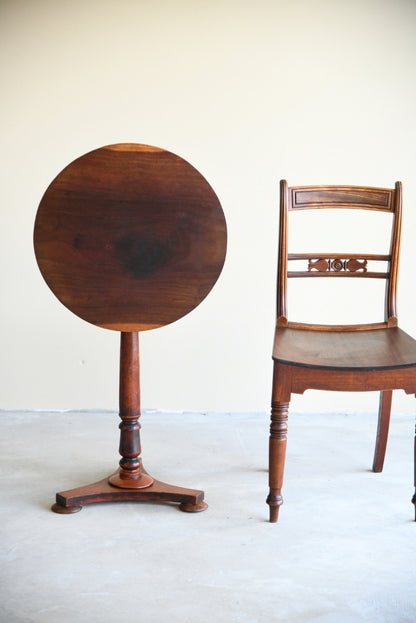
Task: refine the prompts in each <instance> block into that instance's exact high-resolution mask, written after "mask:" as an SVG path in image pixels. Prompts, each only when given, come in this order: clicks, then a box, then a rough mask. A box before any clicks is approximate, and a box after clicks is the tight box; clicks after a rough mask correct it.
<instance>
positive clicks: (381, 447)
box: [373, 390, 393, 472]
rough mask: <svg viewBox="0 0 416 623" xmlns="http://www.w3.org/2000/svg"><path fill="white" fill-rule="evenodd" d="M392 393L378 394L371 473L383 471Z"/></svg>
mask: <svg viewBox="0 0 416 623" xmlns="http://www.w3.org/2000/svg"><path fill="white" fill-rule="evenodd" d="M392 398H393V392H392V391H391V390H390V391H384V392H380V402H379V407H378V424H377V436H376V447H375V450H374V461H373V472H381V471H383V465H384V457H385V454H386V447H387V438H388V436H389V426H390V413H391V402H392Z"/></svg>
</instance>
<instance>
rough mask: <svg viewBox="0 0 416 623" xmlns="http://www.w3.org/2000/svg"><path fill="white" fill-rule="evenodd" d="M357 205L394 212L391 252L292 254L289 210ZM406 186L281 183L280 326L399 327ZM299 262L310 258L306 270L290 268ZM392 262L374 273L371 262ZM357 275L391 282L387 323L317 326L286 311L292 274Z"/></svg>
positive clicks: (359, 207)
mask: <svg viewBox="0 0 416 623" xmlns="http://www.w3.org/2000/svg"><path fill="white" fill-rule="evenodd" d="M334 208H342V209H354V210H357V209H358V210H372V211H375V212H390V213H392V216H393V219H392V230H391V242H390V252H389V254H387V255H380V254H369V253H359V254H357V253H332V252H331V253H325V252H317V253H315V252H314V253H288V221H289V213H290V212H294V211H299V210H317V209H318V210H319V209H334ZM401 215H402V185H401V182H396V184H395V188H393V189H389V188H373V187H367V186H293V187H289V186H288V184H287V182H286V181H285V180H281V182H280V230H279V258H278V275H277V325H278V326H292V327H298V328H308V329H310V328H316V329H325V330H354V329H356V330H360V329H369V328H386V327H395V326H397V324H398V319H397V303H396V296H397V279H398V268H399V253H400V236H401V223H402V216H401ZM294 260H302V261H304V262H305V264H306V265H305V268H304V269H303V270H290V263H291V262H292V261H294ZM369 261H371V264H373V262H384V263H386V262H387V271H385V270H384V271H382V270H380V271H377V270H372V271H369V270H368V268H367V264H368V262H369ZM317 277H318V278H319V277H325V278H326V277H328V278H338V277H339V278H355V279H384V280H385V281H386V294H385V310H384V322H381V323H374V324H369V323H366V324H357V325H316V324H305V323H295V322H289V320H288V309H287V280H288V279H293V278H317Z"/></svg>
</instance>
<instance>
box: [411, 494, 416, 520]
mask: <svg viewBox="0 0 416 623" xmlns="http://www.w3.org/2000/svg"><path fill="white" fill-rule="evenodd" d="M412 504H414V506H415V521H416V492H415V494H414V496H413V497H412Z"/></svg>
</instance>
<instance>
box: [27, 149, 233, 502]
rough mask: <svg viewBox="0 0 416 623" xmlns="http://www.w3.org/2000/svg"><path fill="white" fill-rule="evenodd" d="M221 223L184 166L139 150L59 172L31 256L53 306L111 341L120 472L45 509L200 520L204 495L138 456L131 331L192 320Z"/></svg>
mask: <svg viewBox="0 0 416 623" xmlns="http://www.w3.org/2000/svg"><path fill="white" fill-rule="evenodd" d="M226 239H227V231H226V223H225V219H224V214H223V212H222V209H221V205H220V203H219V201H218V198H217V196H216V194H215V193H214V191H213V190H212V188H211V187H210V185H209V184H208V182H207V181H206V180H205V179H204V178H203V177H202V175H201V174H200V173H198V171H197V170H196V169H195V168H194V167H192V166H191V165H190V164H189V163H187V162H186V161H185V160H183V159H182V158H180V157H179V156H176V155H175V154H172V153H170V152H168V151H165V150H163V149H159V148H156V147H149V146H147V145H136V144H119V145H109V146H107V147H103V148H101V149H96V150H95V151H92V152H89V153H87V154H85V155H83V156H82V157H80V158H78V159H77V160H75V161H74V162H72V163H71V164H69V165H68V166H67V167H66V168H65V169H64V170H63V171H62V172H61V173H60V174H59V175H58V176H57V177H56V178H55V179H54V180H53V182H52V183H51V185H50V186H49V188H48V189H47V190H46V192H45V194H44V196H43V198H42V200H41V202H40V205H39V209H38V212H37V216H36V223H35V232H34V246H35V253H36V259H37V262H38V265H39V268H40V270H41V272H42V275H43V277H44V279H45V281H46V283H47V284H48V286H49V287H50V288H51V290H52V292H53V293H54V294H55V295H56V296H57V298H58V299H59V300H60V301H61V302H62V303H63V304H64V305H65V306H66V307H68V309H70V310H71V311H72V312H74V313H75V314H76V315H78V316H80V317H81V318H82V319H84V320H87V321H88V322H90V323H92V324H94V325H97V326H99V327H105V328H107V329H113V330H115V331H120V332H121V347H120V418H121V423H120V426H119V428H120V431H121V432H120V448H119V450H120V454H121V457H122V458H121V460H120V467H119V469H118V470H117V471H116V472H115V473H114V474H112V475H111V476H110V477H108V478H105V479H104V480H101V481H100V482H97V483H94V484H91V485H87V486H83V487H79V488H77V489H73V490H70V491H63V492H61V493H58V494H57V496H56V504H54V506H53V507H52V510H54V511H55V512H58V513H74V512H77V511H79V510H80V509H81V507H82V505H83V504H89V503H91V502H107V501H119V500H144V501H145V500H161V501H167V502H178V503H179V504H180V506H179V508H180V509H181V510H183V511H188V512H197V511H202V510H204V509H205V508H206V507H207V505H206V503H205V502H204V493H203V491H198V490H193V489H183V488H180V487H175V486H171V485H167V484H165V483H162V482H158V481H157V480H154V479H153V478H152V477H151V476H150V475H149V474H148V473H147V472H146V471H145V470H144V468H143V465H142V461H141V458H140V454H141V448H140V437H139V430H140V424H139V417H140V386H139V340H138V334H139V331H146V330H148V329H154V328H156V327H161V326H163V325H166V324H169V323H171V322H174V321H175V320H177V319H179V318H181V317H182V316H184V315H185V314H187V313H188V312H190V311H191V310H193V309H194V308H195V307H196V306H197V305H198V304H199V303H200V302H201V301H202V300H203V299H204V298H205V297H206V296H207V294H208V293H209V291H210V290H211V288H212V287H213V286H214V284H215V282H216V280H217V279H218V277H219V275H220V273H221V270H222V266H223V263H224V260H225V253H226Z"/></svg>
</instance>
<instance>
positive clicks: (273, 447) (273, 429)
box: [267, 401, 289, 523]
mask: <svg viewBox="0 0 416 623" xmlns="http://www.w3.org/2000/svg"><path fill="white" fill-rule="evenodd" d="M288 414H289V402H280V401H272V413H271V425H270V440H269V487H270V493H269V495H268V497H267V504H268V505H269V506H270V521H271V522H272V523H275V522H276V521H277V518H278V516H279V508H280V506H281V505H282V504H283V498H282V486H283V473H284V469H285V458H286V444H287V424H288Z"/></svg>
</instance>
